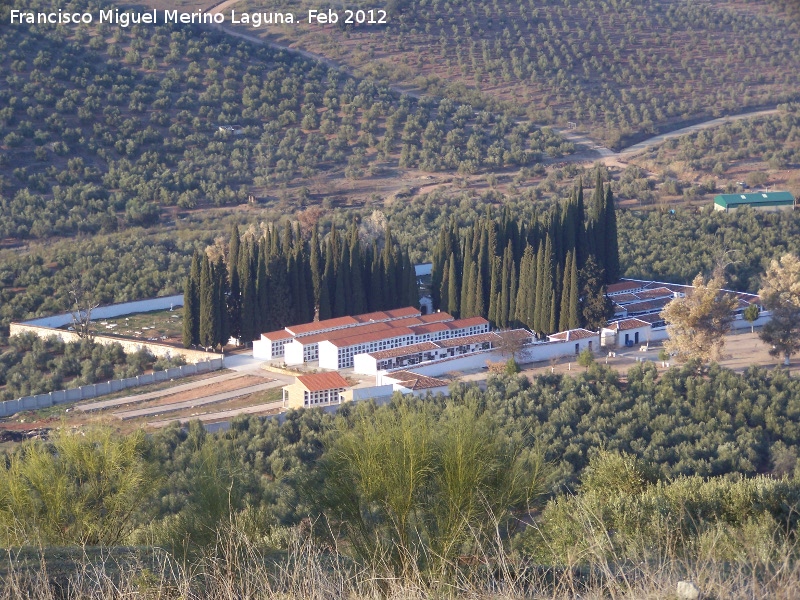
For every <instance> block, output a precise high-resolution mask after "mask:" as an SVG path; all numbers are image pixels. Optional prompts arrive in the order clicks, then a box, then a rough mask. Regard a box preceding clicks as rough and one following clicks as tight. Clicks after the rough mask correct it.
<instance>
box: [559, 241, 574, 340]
mask: <svg viewBox="0 0 800 600" xmlns="http://www.w3.org/2000/svg"><path fill="white" fill-rule="evenodd" d="M572 256H573V255H572V252H567V259H566V265H567V268H566V269H564V286H563V289H562V291H561V306H560V307H559V308H560V310H559V313H558V330H559V331H564V330H566V329H570V327H569V302H570V286H571V285H572V282H571V276H572Z"/></svg>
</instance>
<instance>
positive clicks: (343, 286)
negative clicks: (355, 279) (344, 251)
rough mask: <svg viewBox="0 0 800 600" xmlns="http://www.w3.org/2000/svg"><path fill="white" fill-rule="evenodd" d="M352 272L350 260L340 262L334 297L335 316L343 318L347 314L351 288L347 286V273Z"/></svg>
mask: <svg viewBox="0 0 800 600" xmlns="http://www.w3.org/2000/svg"><path fill="white" fill-rule="evenodd" d="M349 270H350V259H349V258H345V259H343V260H340V261H339V268H338V269H336V285H335V286H334V290H336V291H335V292H334V296H333V316H334V317H341V316H343V315H346V314H347V296H348V291H349V287H348V285H347V279H348V276H347V272H348V271H349Z"/></svg>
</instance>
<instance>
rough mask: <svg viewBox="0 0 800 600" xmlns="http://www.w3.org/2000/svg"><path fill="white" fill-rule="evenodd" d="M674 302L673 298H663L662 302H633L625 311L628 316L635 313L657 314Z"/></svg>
mask: <svg viewBox="0 0 800 600" xmlns="http://www.w3.org/2000/svg"><path fill="white" fill-rule="evenodd" d="M670 302H672V299H671V298H661V299H660V300H642V301H640V302H631V303H630V304H626V305H625V307H624V308H625V310H627V311H628V314H631V313H633V312H655V311H657V310H661V309H662V308H664V307H665V306H666V305H667V304H669V303H670Z"/></svg>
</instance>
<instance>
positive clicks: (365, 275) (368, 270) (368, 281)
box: [361, 244, 375, 312]
mask: <svg viewBox="0 0 800 600" xmlns="http://www.w3.org/2000/svg"><path fill="white" fill-rule="evenodd" d="M374 261H375V253H374V247H373V244H367V245H366V246H365V247H364V256H363V257H362V259H361V264H362V267H363V268H362V270H361V273H362V280H363V283H364V312H372V311H373V310H375V308H374V306H375V299H374V298H373V290H372V286H373V283H372V269H373V262H374Z"/></svg>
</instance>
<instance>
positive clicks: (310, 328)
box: [286, 317, 358, 335]
mask: <svg viewBox="0 0 800 600" xmlns="http://www.w3.org/2000/svg"><path fill="white" fill-rule="evenodd" d="M348 325H358V321H356V320H355V319H354V318H353V317H336V318H335V319H325V320H324V321H315V322H314V323H303V324H301V325H290V326H289V327H287V328H286V331H288V332H289V333H293V334H294V335H308V334H312V333H317V332H320V331H326V330H331V329H336V328H338V327H346V326H348Z"/></svg>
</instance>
